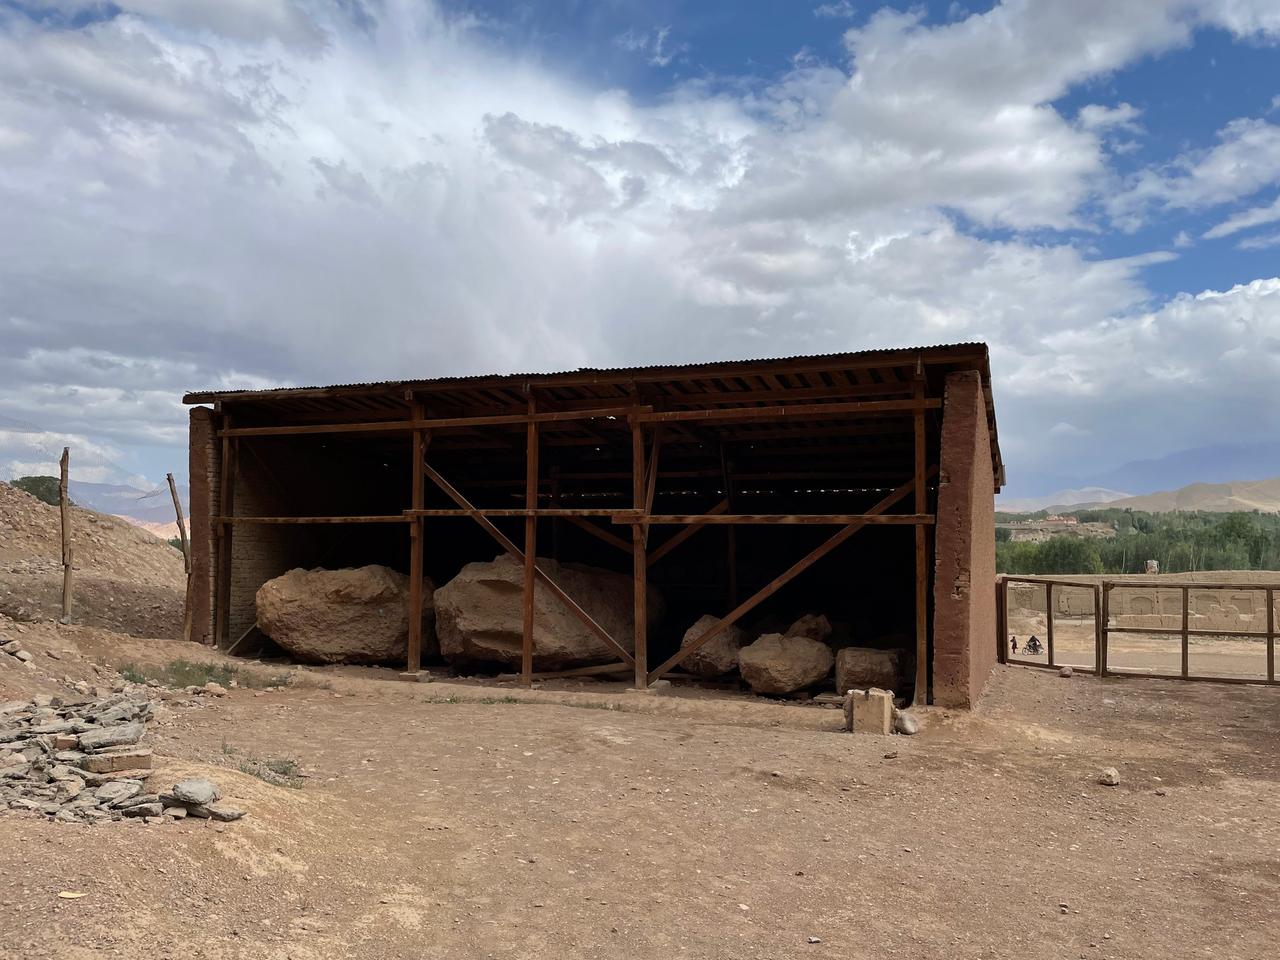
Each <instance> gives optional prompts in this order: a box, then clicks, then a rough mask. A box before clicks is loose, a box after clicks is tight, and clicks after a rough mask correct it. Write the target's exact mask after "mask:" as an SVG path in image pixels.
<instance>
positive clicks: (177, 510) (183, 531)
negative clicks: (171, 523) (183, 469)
mask: <svg viewBox="0 0 1280 960" xmlns="http://www.w3.org/2000/svg"><path fill="white" fill-rule="evenodd" d="M164 477H165V479H166V480H168V481H169V496H171V497H172V498H173V512H174V514H175V515H176V516H177V518H178V536H179V537H180V538H181V539H182V569H183V571H184V572H185V573H186V574H187V576H190V575H191V545H190V544H189V543H188V542H187V521H186V520H185V519H184V518H183V516H182V501H181V500H179V499H178V486H177V484H175V483H174V482H173V474H172V473H166V474H165V475H164Z"/></svg>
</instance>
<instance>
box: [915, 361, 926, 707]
mask: <svg viewBox="0 0 1280 960" xmlns="http://www.w3.org/2000/svg"><path fill="white" fill-rule="evenodd" d="M912 395H913V396H914V398H915V399H916V400H923V399H924V370H923V367H920V366H918V367H917V370H916V380H915V383H914V386H913V389H912ZM914 420H915V475H914V485H915V512H916V513H925V512H927V510H928V489H927V487H926V486H925V458H926V457H927V455H928V454H927V451H926V448H925V429H924V410H923V409H919V410H916V411H915V415H914ZM915 530H916V577H915V581H916V689H915V703H916V704H917V705H920V706H923V705H925V704H927V703H928V702H929V623H928V619H929V567H928V550H927V541H926V540H925V529H924V527H921V526H917V527H916V528H915Z"/></svg>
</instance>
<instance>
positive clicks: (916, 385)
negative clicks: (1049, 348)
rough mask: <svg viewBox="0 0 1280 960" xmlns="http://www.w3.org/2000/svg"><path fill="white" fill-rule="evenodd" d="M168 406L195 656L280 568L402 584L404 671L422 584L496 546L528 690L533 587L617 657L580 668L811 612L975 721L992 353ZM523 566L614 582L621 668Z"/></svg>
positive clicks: (956, 350)
mask: <svg viewBox="0 0 1280 960" xmlns="http://www.w3.org/2000/svg"><path fill="white" fill-rule="evenodd" d="M184 400H185V402H186V403H189V404H198V405H199V406H196V407H194V408H193V409H192V410H191V447H190V456H191V514H192V518H191V521H192V543H193V556H192V559H193V574H192V584H191V589H190V598H189V604H190V607H189V619H190V623H191V635H192V637H193V639H198V640H201V641H203V642H206V643H216V644H219V645H221V646H223V647H224V648H225V647H230V646H232V645H234V644H235V642H236V641H237V640H238V639H239V638H240V637H241V636H243V635H244V634H245V633H246V632H247V631H249V630H250V629H252V627H253V624H254V620H255V609H254V598H255V593H256V591H257V589H258V588H259V587H260V586H261V585H262V584H263V583H264V582H265V581H267V580H268V579H270V578H273V577H276V576H279V575H280V574H282V573H284V572H285V571H287V570H289V569H292V568H294V567H316V566H323V567H329V568H334V567H345V566H358V565H362V564H366V563H381V564H385V565H387V566H389V567H392V568H395V569H398V570H400V571H402V572H404V573H407V574H408V575H409V578H410V585H411V591H412V594H411V599H410V605H411V608H413V609H412V613H411V615H410V617H409V622H410V625H411V628H410V636H409V642H408V650H407V656H406V661H407V662H406V664H405V668H406V670H407V671H410V672H413V671H417V670H418V669H420V667H421V656H422V654H421V636H420V629H421V628H420V624H421V616H420V607H421V604H422V589H421V587H420V584H421V582H422V578H423V576H424V575H429V576H431V577H432V578H434V580H435V582H437V583H441V582H444V581H446V580H448V579H449V578H450V577H451V576H453V575H454V574H455V573H456V572H457V571H458V570H459V569H460V568H461V567H462V566H463V564H465V563H467V562H469V561H472V560H491V559H492V558H493V556H494V554H495V552H502V551H505V552H508V553H510V554H512V555H514V556H515V557H517V558H518V559H519V560H520V562H522V563H523V564H524V601H525V607H524V609H525V611H526V612H525V625H524V645H523V650H522V654H523V656H522V671H521V673H522V677H523V679H524V680H525V681H526V682H527V681H529V680H531V679H532V678H533V677H534V676H535V674H534V661H533V640H532V633H533V604H532V596H533V589H534V584H535V582H537V583H538V584H539V587H538V590H539V591H541V590H544V589H545V590H550V591H552V592H553V593H555V594H556V595H557V596H558V597H559V598H560V600H561V602H563V603H564V604H565V605H566V606H567V607H568V608H569V609H570V610H571V611H573V613H574V614H575V615H577V616H578V617H579V618H581V619H582V620H583V622H584V623H586V624H587V626H588V627H590V628H591V629H593V630H594V631H596V632H597V633H598V634H599V635H600V636H601V638H602V639H603V640H605V641H606V642H608V643H609V644H610V646H611V649H614V650H615V652H616V655H617V659H616V661H615V662H614V663H612V664H604V665H600V666H598V667H595V668H592V671H591V672H595V673H598V674H601V675H604V674H607V673H609V672H610V671H612V672H615V673H616V672H619V671H621V670H624V669H625V671H626V674H627V676H628V677H633V678H634V682H635V684H636V686H638V687H645V686H647V685H648V684H650V683H652V682H653V681H654V680H656V679H658V678H660V677H663V676H664V675H667V674H669V673H671V672H672V671H678V670H679V668H680V664H681V662H682V660H683V659H684V657H686V656H687V655H688V652H689V650H690V649H691V648H690V646H688V645H686V646H684V647H683V648H682V647H681V643H680V641H681V636H682V635H683V633H684V631H685V629H686V628H688V627H689V625H690V624H692V623H694V622H695V621H696V620H697V619H698V618H699V617H700V616H702V615H704V614H707V613H711V614H713V615H716V616H717V617H719V618H720V619H719V621H718V622H717V623H716V625H715V626H713V627H711V628H710V629H709V630H708V631H706V632H705V633H704V634H703V635H702V639H703V641H706V640H709V639H710V638H711V637H712V636H714V635H715V634H716V633H717V632H718V631H719V630H722V629H725V628H726V627H727V626H729V625H730V624H734V623H742V622H744V619H746V620H750V619H753V618H760V617H765V616H768V615H770V614H772V615H775V616H776V617H779V618H781V617H786V616H793V615H795V614H797V613H802V612H821V613H825V614H827V615H828V616H829V617H830V618H831V619H832V620H833V621H839V622H842V623H845V624H847V625H848V629H849V630H851V631H852V633H853V635H854V636H855V637H856V638H858V639H859V640H862V639H867V638H872V637H874V638H876V642H877V643H878V644H879V645H882V646H883V645H898V646H900V647H901V648H902V650H903V653H904V655H905V656H906V657H907V658H908V661H909V662H911V663H914V670H913V671H912V672H913V675H914V678H915V681H914V682H915V690H914V696H915V699H916V701H917V702H922V701H924V700H925V699H928V701H929V702H933V703H938V704H943V705H951V706H967V705H970V704H972V703H973V702H974V701H975V700H976V698H977V697H978V696H979V695H980V693H981V690H982V685H983V683H984V682H985V679H986V677H987V675H988V674H989V672H990V669H991V666H992V664H993V663H994V662H995V658H996V649H997V647H996V635H995V633H996V612H995V592H994V591H995V587H994V581H995V543H994V538H995V533H994V522H993V521H994V516H993V510H994V506H993V495H994V493H995V492H996V491H997V490H998V489H999V488H1000V486H1001V485H1002V484H1003V482H1004V469H1003V466H1002V463H1001V458H1000V450H999V445H998V443H997V438H996V422H995V412H994V406H993V403H992V396H991V376H990V368H989V360H988V351H987V347H986V345H985V344H981V343H966V344H956V345H948V346H934V347H923V348H910V349H895V350H867V351H861V352H857V353H843V354H833V355H827V356H814V357H791V358H785V359H776V360H744V361H730V362H720V363H703V364H689V365H673V366H651V367H635V368H625V369H582V370H575V371H570V372H565V373H549V374H511V375H502V376H467V377H440V378H434V379H424V380H408V381H396V382H384V383H361V384H349V385H343V386H330V387H302V388H285V389H269V390H211V391H202V392H197V393H190V394H187V395H186V397H185V398H184ZM539 557H555V558H557V559H559V560H563V561H580V562H583V563H589V564H593V565H596V566H602V567H609V568H612V569H615V570H618V571H626V572H628V573H629V574H630V575H631V576H632V577H633V582H634V628H635V629H634V636H635V642H634V649H632V648H631V644H630V643H619V642H617V641H616V640H615V638H612V637H610V636H609V635H608V633H607V632H606V631H604V628H603V627H601V626H600V625H599V624H598V623H596V622H595V621H594V620H592V618H591V617H590V615H589V614H588V613H587V612H586V611H584V610H582V608H581V607H579V606H578V605H577V603H576V602H575V601H574V598H573V597H572V596H569V595H568V594H567V593H565V592H564V591H563V590H562V589H561V588H560V587H559V585H557V584H556V583H555V582H554V578H552V577H550V576H548V575H547V573H546V571H545V570H543V569H541V568H540V567H539V566H538V565H537V563H536V562H535V558H539ZM650 584H654V585H655V587H656V589H660V590H661V592H662V595H663V597H664V598H665V602H666V608H667V609H666V614H665V615H664V617H663V618H662V620H661V621H660V622H657V623H654V624H649V623H648V622H647V611H648V604H647V603H646V596H647V594H648V592H649V585H650ZM584 672H586V671H584ZM900 692H907V691H900Z"/></svg>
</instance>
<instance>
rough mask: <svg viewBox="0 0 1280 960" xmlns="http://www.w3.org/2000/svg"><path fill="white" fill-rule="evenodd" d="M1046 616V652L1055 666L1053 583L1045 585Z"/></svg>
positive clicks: (1050, 663)
mask: <svg viewBox="0 0 1280 960" xmlns="http://www.w3.org/2000/svg"><path fill="white" fill-rule="evenodd" d="M1044 611H1045V612H1044V616H1045V635H1044V643H1045V653H1046V654H1048V657H1049V666H1051V667H1052V666H1053V665H1054V663H1053V584H1052V583H1046V584H1045V585H1044Z"/></svg>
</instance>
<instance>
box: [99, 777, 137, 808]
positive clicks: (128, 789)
mask: <svg viewBox="0 0 1280 960" xmlns="http://www.w3.org/2000/svg"><path fill="white" fill-rule="evenodd" d="M141 792H142V782H141V781H139V780H113V781H112V782H110V783H104V784H103V785H102V786H100V787H98V788H97V789H95V790H94V791H93V795H94V796H95V797H97V798H98V799H99V800H100V801H102V802H103V803H111V802H114V801H116V800H123V799H125V798H126V797H132V796H136V795H137V794H139V793H141Z"/></svg>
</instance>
